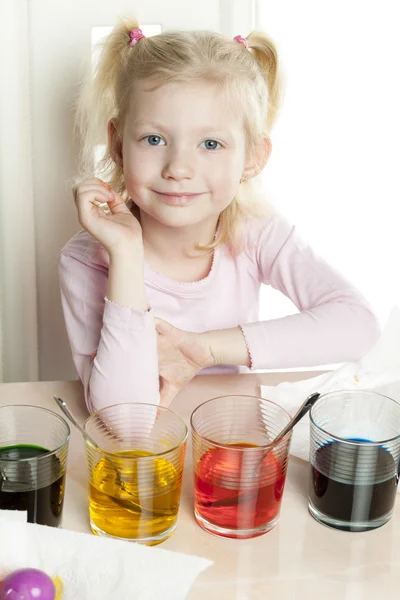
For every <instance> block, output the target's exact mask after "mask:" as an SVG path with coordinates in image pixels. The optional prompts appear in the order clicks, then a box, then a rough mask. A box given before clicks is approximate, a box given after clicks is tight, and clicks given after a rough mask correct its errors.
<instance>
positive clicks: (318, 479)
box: [309, 390, 400, 531]
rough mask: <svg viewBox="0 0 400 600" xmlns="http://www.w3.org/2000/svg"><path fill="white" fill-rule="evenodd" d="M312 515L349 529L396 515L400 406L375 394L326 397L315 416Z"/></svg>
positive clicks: (314, 409)
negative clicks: (394, 513)
mask: <svg viewBox="0 0 400 600" xmlns="http://www.w3.org/2000/svg"><path fill="white" fill-rule="evenodd" d="M310 423H311V425H310V427H311V437H310V470H311V473H310V475H311V476H310V484H309V511H310V513H311V514H312V516H313V517H314V518H315V519H316V520H317V521H319V522H321V523H323V524H324V525H328V526H330V527H334V528H336V529H341V530H344V531H368V530H370V529H375V528H376V527H380V526H381V525H384V524H385V523H386V522H387V521H388V520H389V519H390V517H391V515H392V512H393V506H394V501H395V498H396V489H397V482H398V478H399V474H398V469H399V458H400V404H398V403H397V402H396V401H395V400H393V399H392V398H389V397H387V396H383V395H382V394H378V393H376V392H368V391H361V390H360V391H359V390H355V391H353V390H351V391H346V390H344V391H337V392H330V393H328V394H324V395H322V396H321V397H320V398H319V399H318V401H317V402H316V404H315V405H314V406H313V407H312V409H311V413H310Z"/></svg>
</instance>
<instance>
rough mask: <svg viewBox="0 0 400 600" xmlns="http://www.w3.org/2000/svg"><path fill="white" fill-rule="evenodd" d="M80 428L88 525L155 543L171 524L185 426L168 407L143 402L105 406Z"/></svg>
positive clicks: (173, 524) (169, 531)
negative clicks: (86, 436) (83, 437)
mask: <svg viewBox="0 0 400 600" xmlns="http://www.w3.org/2000/svg"><path fill="white" fill-rule="evenodd" d="M84 430H85V431H86V432H87V433H88V434H89V435H90V436H91V437H92V438H93V440H94V441H95V442H96V443H97V445H98V446H99V447H100V448H101V451H99V450H98V449H96V448H94V447H93V446H92V445H91V444H90V442H88V441H87V440H86V442H85V447H86V457H87V464H88V469H89V514H90V526H91V529H92V531H93V533H95V534H96V535H101V536H108V537H114V538H119V539H124V540H130V541H136V542H140V543H143V544H148V545H155V544H159V543H160V542H163V541H164V540H166V539H167V538H168V537H170V536H171V535H172V533H173V532H174V530H175V528H176V523H177V517H178V509H179V502H180V496H181V488H182V474H183V463H184V456H185V449H186V440H187V433H188V432H187V427H186V425H185V423H184V422H183V421H182V419H181V418H180V417H179V416H178V415H177V414H175V413H174V412H172V411H171V410H170V409H168V408H165V407H162V406H156V405H154V404H146V403H129V404H118V405H115V406H108V407H106V408H103V409H101V410H99V411H97V412H95V413H94V414H92V415H91V416H90V417H89V418H88V419H87V420H86V422H85V424H84Z"/></svg>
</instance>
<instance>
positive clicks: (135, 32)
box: [129, 29, 146, 48]
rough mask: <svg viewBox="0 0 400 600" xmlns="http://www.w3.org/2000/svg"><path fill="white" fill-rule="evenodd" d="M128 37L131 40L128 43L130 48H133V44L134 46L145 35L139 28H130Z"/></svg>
mask: <svg viewBox="0 0 400 600" xmlns="http://www.w3.org/2000/svg"><path fill="white" fill-rule="evenodd" d="M129 37H130V40H131V41H130V44H129V45H130V47H131V48H133V46H136V44H137V43H138V42H140V40H142V39H143V38H144V37H146V36H145V35H143V31H142V30H141V29H132V31H131V32H130V33H129Z"/></svg>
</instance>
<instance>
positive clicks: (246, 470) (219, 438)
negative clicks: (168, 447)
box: [191, 396, 291, 538]
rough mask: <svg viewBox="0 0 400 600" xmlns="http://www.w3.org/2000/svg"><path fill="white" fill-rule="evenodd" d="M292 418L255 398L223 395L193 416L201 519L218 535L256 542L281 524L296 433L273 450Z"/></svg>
mask: <svg viewBox="0 0 400 600" xmlns="http://www.w3.org/2000/svg"><path fill="white" fill-rule="evenodd" d="M289 421H290V415H289V414H288V413H287V412H286V411H285V410H284V409H283V408H281V407H280V406H278V405H277V404H275V403H273V402H270V401H268V400H264V399H262V398H257V397H253V396H221V397H219V398H213V399H212V400H208V401H206V402H204V403H203V404H201V405H200V406H199V407H198V408H196V410H195V411H194V412H193V413H192V416H191V427H192V440H193V446H192V448H193V468H194V482H195V509H194V511H195V518H196V520H197V522H198V524H199V525H200V526H201V527H202V528H203V529H205V530H206V531H209V532H210V533H214V534H216V535H220V536H225V537H230V538H251V537H255V536H257V535H261V534H263V533H265V532H267V531H269V530H270V529H272V527H274V526H275V525H276V523H277V522H278V519H279V512H280V507H281V500H282V495H283V489H284V485H285V478H286V470H287V462H288V454H289V446H290V440H291V432H290V433H289V434H287V435H286V436H285V437H284V438H283V440H282V441H281V442H280V443H278V444H276V445H271V441H272V440H273V438H275V437H276V436H277V434H278V433H279V432H280V431H281V430H282V429H283V428H284V427H285V425H287V424H288V422H289Z"/></svg>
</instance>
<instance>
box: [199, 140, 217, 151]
mask: <svg viewBox="0 0 400 600" xmlns="http://www.w3.org/2000/svg"><path fill="white" fill-rule="evenodd" d="M203 144H204V146H203V148H205V149H206V150H217V149H218V148H220V147H221V144H220V143H219V142H217V141H216V140H205V141H204V142H203Z"/></svg>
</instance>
